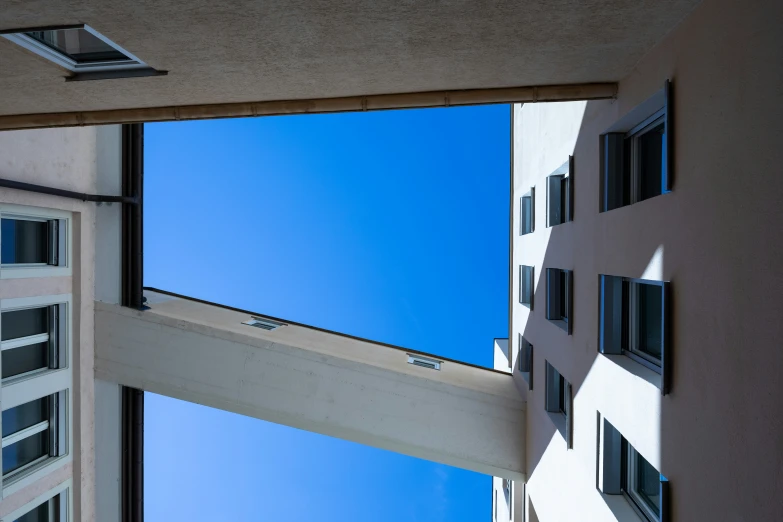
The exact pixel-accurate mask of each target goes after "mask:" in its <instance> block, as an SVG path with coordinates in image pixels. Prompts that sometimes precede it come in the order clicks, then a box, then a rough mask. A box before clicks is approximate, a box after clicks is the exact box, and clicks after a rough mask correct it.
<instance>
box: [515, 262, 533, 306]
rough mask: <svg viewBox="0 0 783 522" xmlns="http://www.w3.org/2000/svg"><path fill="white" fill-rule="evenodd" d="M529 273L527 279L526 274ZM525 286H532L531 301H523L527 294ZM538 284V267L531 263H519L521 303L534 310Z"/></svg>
mask: <svg viewBox="0 0 783 522" xmlns="http://www.w3.org/2000/svg"><path fill="white" fill-rule="evenodd" d="M526 273H528V274H529V276H528V277H527V281H526V280H525V279H526V276H525V274H526ZM525 286H528V287H529V288H530V301H527V302H526V301H523V299H524V296H525V292H524V289H525ZM535 286H536V267H535V266H530V265H519V304H521V305H522V306H525V307H527V308H529V309H530V310H533V301H534V294H535Z"/></svg>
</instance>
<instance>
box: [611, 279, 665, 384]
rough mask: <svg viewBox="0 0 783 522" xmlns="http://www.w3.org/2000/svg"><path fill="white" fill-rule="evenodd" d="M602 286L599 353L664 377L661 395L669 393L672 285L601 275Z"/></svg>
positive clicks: (663, 282) (662, 282)
mask: <svg viewBox="0 0 783 522" xmlns="http://www.w3.org/2000/svg"><path fill="white" fill-rule="evenodd" d="M599 284H600V290H599V292H600V311H599V343H598V348H599V350H600V351H601V352H602V353H605V354H624V355H627V356H628V357H630V358H631V359H633V360H635V361H637V362H639V363H641V364H643V365H645V366H647V367H648V368H650V369H652V370H654V371H656V372H658V373H660V374H662V375H663V376H664V379H663V382H664V386H662V392H663V393H664V394H666V393H668V392H669V383H668V381H667V379H668V378H669V377H670V375H671V371H666V370H667V369H668V368H667V367H668V365H669V361H670V360H671V357H667V356H666V352H667V351H668V349H669V346H670V343H669V341H668V334H669V328H668V323H669V319H668V315H669V308H670V307H669V305H668V301H669V299H670V294H671V292H670V289H669V283H668V282H666V281H649V280H646V279H631V278H627V277H619V276H608V275H601V276H600V279H599Z"/></svg>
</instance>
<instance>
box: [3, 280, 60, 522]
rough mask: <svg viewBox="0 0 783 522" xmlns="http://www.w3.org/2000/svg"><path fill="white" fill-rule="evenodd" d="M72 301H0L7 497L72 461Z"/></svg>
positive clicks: (49, 298) (46, 298)
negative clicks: (54, 467)
mask: <svg viewBox="0 0 783 522" xmlns="http://www.w3.org/2000/svg"><path fill="white" fill-rule="evenodd" d="M70 302H71V297H70V296H69V295H60V296H36V297H24V298H16V299H0V348H2V357H1V358H0V370H1V373H2V381H0V395H1V396H2V397H1V398H2V401H0V404H2V415H0V435H1V436H2V449H3V451H2V456H1V457H0V468H2V474H1V475H0V482H1V483H2V484H1V485H2V492H3V493H2V494H3V495H10V494H12V493H14V492H16V491H19V490H20V489H22V488H24V487H26V486H27V485H29V484H31V483H33V482H35V481H36V480H38V479H39V478H40V477H41V476H43V475H45V474H47V473H49V472H50V471H51V469H52V467H53V466H54V465H55V463H59V464H57V465H62V464H64V463H65V462H67V461H69V460H71V457H70V451H69V447H70V446H69V438H68V433H69V432H70V429H69V424H68V423H69V422H70V418H69V415H68V412H69V410H70V403H69V400H70V398H69V397H70V396H69V394H68V391H69V389H70V386H71V378H72V375H71V371H70V362H69V361H70V350H69V344H70V328H69V326H68V325H69V324H70V323H69V321H70V314H69V309H70ZM58 390H59V391H58ZM53 392H56V393H53ZM33 507H35V506H30V510H32V508H33ZM40 510H41V512H43V508H40ZM27 511H29V510H27ZM27 511H25V512H23V513H20V514H19V516H22V515H23V514H25V513H26V512H27ZM33 513H36V512H35V511H34V510H33ZM29 516H33V515H29ZM36 516H37V515H36ZM33 520H34V519H33Z"/></svg>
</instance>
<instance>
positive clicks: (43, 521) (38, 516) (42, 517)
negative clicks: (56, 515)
mask: <svg viewBox="0 0 783 522" xmlns="http://www.w3.org/2000/svg"><path fill="white" fill-rule="evenodd" d="M53 501H54V499H52V500H49V501H48V502H44V503H43V504H41V505H40V506H38V507H37V508H35V509H33V510H32V511H28V512H27V513H25V514H24V515H22V516H21V517H19V518H17V519H16V520H14V522H55V521H54V520H52V519H50V518H49V503H50V502H53Z"/></svg>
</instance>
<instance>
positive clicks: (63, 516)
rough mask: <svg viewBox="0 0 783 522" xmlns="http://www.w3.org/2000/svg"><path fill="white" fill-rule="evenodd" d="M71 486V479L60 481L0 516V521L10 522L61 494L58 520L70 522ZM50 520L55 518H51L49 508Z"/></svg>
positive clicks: (71, 509)
mask: <svg viewBox="0 0 783 522" xmlns="http://www.w3.org/2000/svg"><path fill="white" fill-rule="evenodd" d="M72 486H73V481H72V480H71V479H68V480H66V481H64V482H62V483H61V484H58V485H57V486H55V487H54V488H52V489H50V490H49V491H47V492H45V493H42V494H41V495H38V496H37V497H35V498H34V499H33V500H31V501H30V502H28V503H27V504H25V505H23V506H22V507H20V508H18V509H16V510H14V511H12V512H11V513H8V514H7V515H5V516H4V517H2V518H0V522H11V521H12V520H16V519H18V518H19V517H21V516H23V515H26V514H27V513H29V512H30V511H32V510H33V509H35V508H37V507H38V506H40V505H41V504H43V503H44V502H49V501H50V500H51V499H53V498H55V497H56V496H57V495H62V496H61V497H60V519H59V522H71V520H73V493H72V492H73V487H72ZM50 520H55V519H54V518H51V510H50Z"/></svg>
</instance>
